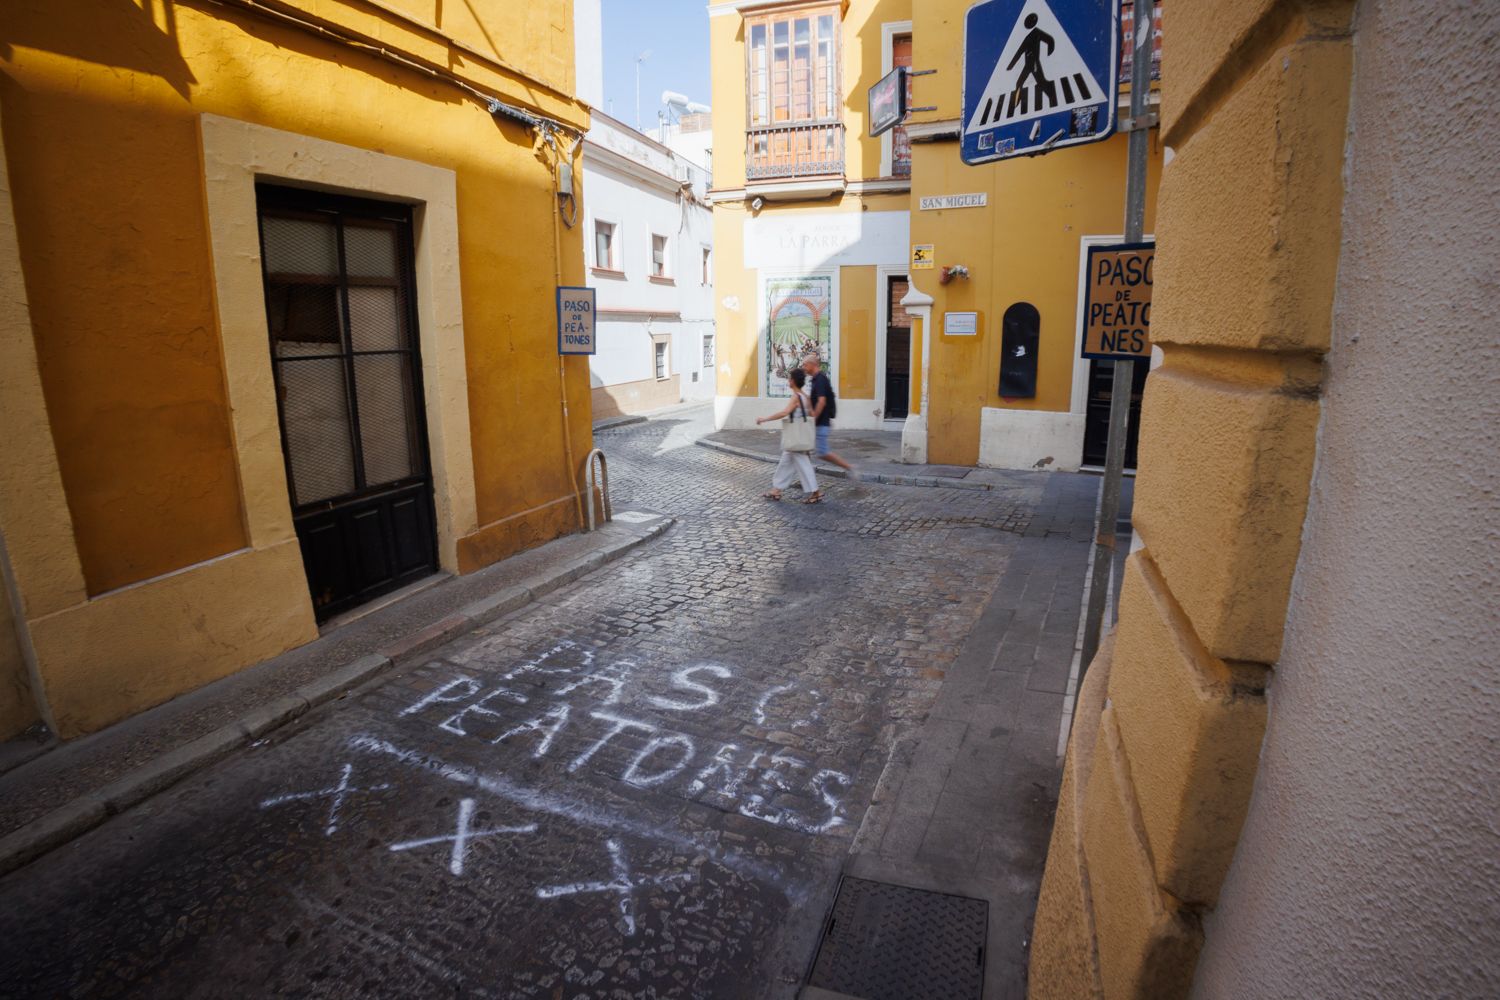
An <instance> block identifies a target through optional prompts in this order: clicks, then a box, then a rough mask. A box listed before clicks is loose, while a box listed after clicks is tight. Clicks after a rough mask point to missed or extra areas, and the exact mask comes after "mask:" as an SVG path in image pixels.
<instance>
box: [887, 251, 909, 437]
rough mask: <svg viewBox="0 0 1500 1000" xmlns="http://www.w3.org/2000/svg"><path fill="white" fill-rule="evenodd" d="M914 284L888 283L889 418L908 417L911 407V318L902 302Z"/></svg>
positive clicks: (901, 279)
mask: <svg viewBox="0 0 1500 1000" xmlns="http://www.w3.org/2000/svg"><path fill="white" fill-rule="evenodd" d="M910 288H911V284H910V282H908V281H907V279H905V278H891V279H889V281H887V282H886V289H885V294H886V303H885V305H886V310H885V315H886V324H885V413H884V416H885V419H887V420H899V419H901V418H904V417H905V416H906V414H907V411H908V410H910V408H911V317H910V316H909V315H907V312H906V307H905V306H903V305H902V304H901V300H902V299H904V298H906V293H907V292H908V291H909V290H910Z"/></svg>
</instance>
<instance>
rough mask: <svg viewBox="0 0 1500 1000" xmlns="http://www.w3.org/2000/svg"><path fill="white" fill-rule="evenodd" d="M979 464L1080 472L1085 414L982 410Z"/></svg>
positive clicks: (993, 466)
mask: <svg viewBox="0 0 1500 1000" xmlns="http://www.w3.org/2000/svg"><path fill="white" fill-rule="evenodd" d="M979 464H980V465H983V466H987V467H989V468H992V469H1046V470H1048V471H1052V472H1077V471H1078V467H1079V466H1080V465H1081V464H1083V414H1082V413H1053V412H1049V411H1046V410H1002V409H998V408H996V407H990V406H986V407H982V408H981V409H980V411H979Z"/></svg>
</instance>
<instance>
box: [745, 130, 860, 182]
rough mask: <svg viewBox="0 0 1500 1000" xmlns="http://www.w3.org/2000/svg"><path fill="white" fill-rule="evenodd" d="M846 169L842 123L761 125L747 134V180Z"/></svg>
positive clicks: (780, 178) (820, 173)
mask: <svg viewBox="0 0 1500 1000" xmlns="http://www.w3.org/2000/svg"><path fill="white" fill-rule="evenodd" d="M843 172H844V125H843V123H842V122H797V123H795V124H783V125H757V126H753V127H752V128H750V129H749V131H747V132H746V133H745V177H746V179H747V180H751V181H767V180H784V179H787V178H793V177H819V176H825V175H828V174H840V175H841V174H843Z"/></svg>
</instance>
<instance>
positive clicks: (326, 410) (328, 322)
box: [257, 187, 437, 621]
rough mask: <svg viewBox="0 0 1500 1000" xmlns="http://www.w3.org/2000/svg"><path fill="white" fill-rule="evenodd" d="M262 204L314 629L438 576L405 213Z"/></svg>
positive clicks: (342, 203) (283, 192)
mask: <svg viewBox="0 0 1500 1000" xmlns="http://www.w3.org/2000/svg"><path fill="white" fill-rule="evenodd" d="M257 198H258V201H259V207H260V241H261V261H262V266H263V268H264V277H265V290H266V319H267V324H268V326H269V327H270V332H271V364H272V369H273V371H274V372H275V376H276V398H277V406H278V409H279V412H280V417H281V441H282V450H283V452H284V453H285V456H286V471H287V481H288V483H289V485H290V489H291V498H292V520H293V523H294V524H295V525H296V529H297V538H298V540H299V541H300V542H301V545H302V560H303V563H304V565H305V567H306V569H307V582H308V587H309V588H310V589H311V592H312V599H313V607H314V609H315V610H316V612H317V616H318V620H319V621H322V620H324V619H326V618H329V617H331V616H333V615H336V614H339V613H340V612H342V611H345V610H348V609H349V608H352V607H354V606H356V605H358V604H361V603H363V602H365V601H367V600H369V599H371V598H373V597H376V596H378V595H380V594H383V593H386V592H388V591H391V590H394V589H396V588H398V587H400V586H402V585H404V584H406V583H408V582H410V581H412V580H415V579H417V578H420V577H422V576H425V575H427V574H428V573H431V572H432V571H433V570H435V569H436V568H437V540H436V533H435V522H434V517H433V501H432V474H431V466H430V464H429V461H428V455H427V433H426V427H425V421H424V420H423V413H422V380H421V370H422V369H421V359H420V358H419V357H418V353H417V325H416V301H415V294H414V285H415V282H414V280H413V275H412V234H411V211H410V209H409V208H407V207H406V206H404V205H395V204H386V203H384V202H373V201H363V200H356V199H348V198H338V197H334V196H330V195H325V194H320V193H317V192H310V191H301V190H294V189H289V188H276V187H260V188H258V189H257Z"/></svg>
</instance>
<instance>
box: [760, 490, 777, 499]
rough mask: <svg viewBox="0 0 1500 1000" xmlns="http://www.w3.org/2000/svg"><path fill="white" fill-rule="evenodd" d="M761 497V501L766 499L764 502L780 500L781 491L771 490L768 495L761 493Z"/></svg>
mask: <svg viewBox="0 0 1500 1000" xmlns="http://www.w3.org/2000/svg"><path fill="white" fill-rule="evenodd" d="M761 497H762V498H763V499H766V500H780V499H781V491H780V490H772V491H771V492H770V493H762V494H761Z"/></svg>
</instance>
